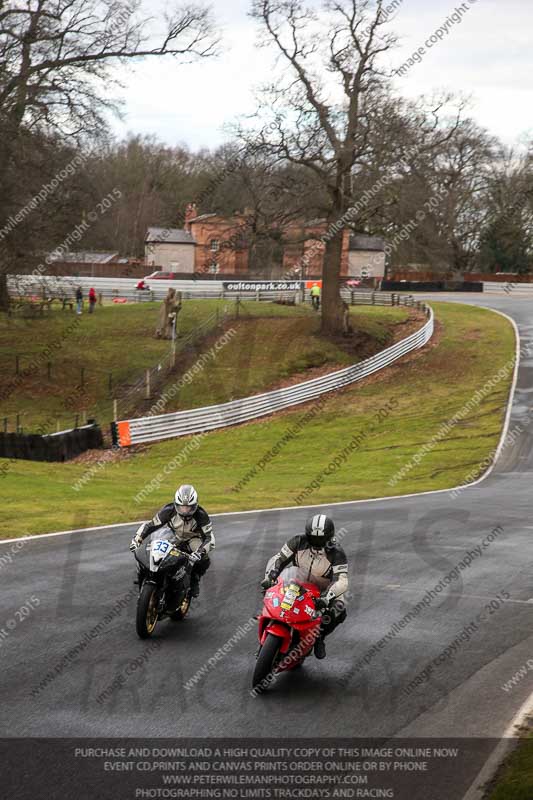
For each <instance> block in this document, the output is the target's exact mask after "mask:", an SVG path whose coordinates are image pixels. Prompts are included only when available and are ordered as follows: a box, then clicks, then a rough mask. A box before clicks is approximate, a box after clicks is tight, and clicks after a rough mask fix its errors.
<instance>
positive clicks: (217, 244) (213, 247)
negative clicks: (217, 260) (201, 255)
mask: <svg viewBox="0 0 533 800" xmlns="http://www.w3.org/2000/svg"><path fill="white" fill-rule="evenodd" d="M219 250H220V242H219V240H218V239H211V252H212V253H218V251H219Z"/></svg>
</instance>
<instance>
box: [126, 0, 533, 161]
mask: <svg viewBox="0 0 533 800" xmlns="http://www.w3.org/2000/svg"><path fill="white" fill-rule="evenodd" d="M154 5H155V3H154V2H153V0H151V2H150V10H151V11H152V13H153V9H154ZM463 5H464V6H465V7H466V8H468V11H466V13H464V14H463V15H462V21H461V23H460V24H454V25H452V26H449V32H448V34H446V35H444V38H443V39H442V41H438V42H437V43H436V44H434V45H433V46H432V47H431V48H427V47H425V44H424V43H425V42H426V41H427V40H428V38H429V37H430V36H431V35H432V34H434V33H435V31H436V30H437V29H438V28H440V27H441V26H442V25H444V24H445V22H446V19H447V18H449V17H450V15H451V14H453V12H454V10H455V9H456V8H458V7H460V6H461V2H457V3H455V4H453V5H452V3H449V2H448V1H447V0H403V3H402V4H401V7H400V8H399V9H398V11H396V12H395V14H394V15H393V16H392V17H391V20H392V21H391V24H390V29H391V30H393V31H394V32H395V33H396V34H397V35H398V36H399V37H400V47H399V48H398V49H397V50H396V51H395V52H394V55H393V59H394V64H395V66H399V65H401V64H402V63H403V62H405V61H406V60H407V59H408V58H409V57H410V56H411V55H412V53H413V52H414V51H415V50H417V49H418V48H419V47H420V46H422V47H424V49H425V51H426V52H425V54H424V58H423V61H422V62H421V63H417V64H415V65H414V66H413V67H411V68H410V69H409V71H408V72H407V74H406V75H404V77H402V78H398V79H396V81H395V82H396V85H397V88H398V91H399V92H401V93H402V94H404V95H406V96H409V97H416V96H417V95H419V94H423V93H428V92H432V91H433V90H435V89H443V88H445V89H451V90H453V91H456V92H462V93H464V94H467V95H469V96H471V97H472V108H471V114H472V116H473V117H474V118H475V119H476V120H477V121H478V122H479V123H480V124H481V125H483V126H485V127H486V128H487V129H489V130H490V131H491V133H493V134H496V135H497V136H499V137H500V138H502V139H503V140H505V142H507V143H509V144H511V143H514V142H517V141H518V140H520V139H522V141H523V140H524V138H525V137H526V136H527V134H528V133H529V134H530V135H531V133H532V129H533V122H532V109H533V88H532V86H533V81H532V76H533V47H532V44H531V31H533V0H465V2H464V3H463ZM249 8H250V0H223V2H222V1H221V0H215V3H214V13H215V15H216V18H217V21H218V24H219V25H220V28H221V32H222V36H223V42H222V53H221V55H220V56H219V57H218V58H216V59H212V60H203V61H201V62H199V63H196V64H186V65H180V64H179V63H177V62H175V61H173V60H172V59H170V58H168V59H166V58H165V59H159V60H156V59H154V60H152V61H151V62H150V61H145V62H142V63H140V64H138V65H136V66H135V68H134V69H131V67H128V72H127V73H126V74H125V75H124V76H123V81H124V82H125V90H124V92H123V97H124V99H125V114H126V118H125V120H124V121H123V122H116V123H114V128H115V130H116V132H117V134H118V135H119V136H122V135H126V134H127V133H128V132H135V133H150V134H154V135H155V136H157V137H158V138H159V139H160V140H162V141H163V142H165V143H167V144H170V145H175V144H180V143H187V144H188V145H189V146H190V147H191V148H193V149H197V148H199V147H203V146H206V147H215V146H217V145H218V144H221V143H222V142H224V141H225V140H226V139H227V138H228V133H227V130H225V128H224V126H225V125H227V124H228V123H231V122H232V120H234V119H235V118H236V117H237V116H238V115H240V114H245V113H251V112H252V111H253V109H254V107H255V100H254V93H253V89H254V86H256V85H257V84H259V83H261V81H263V80H264V79H265V76H268V75H269V73H270V72H271V65H270V64H271V62H270V58H271V55H269V54H268V53H267V52H265V51H263V50H260V49H258V48H257V46H256V41H257V27H256V24H255V23H254V22H253V21H252V20H250V19H249V17H248V16H247V11H248V10H249Z"/></svg>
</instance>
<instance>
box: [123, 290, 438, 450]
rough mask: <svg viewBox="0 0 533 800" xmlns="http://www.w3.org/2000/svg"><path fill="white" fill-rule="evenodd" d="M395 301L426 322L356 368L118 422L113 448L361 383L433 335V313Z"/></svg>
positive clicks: (234, 420)
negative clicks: (237, 397)
mask: <svg viewBox="0 0 533 800" xmlns="http://www.w3.org/2000/svg"><path fill="white" fill-rule="evenodd" d="M396 297H397V300H398V304H400V305H405V306H413V305H418V306H421V307H423V308H424V309H425V310H426V314H427V317H428V319H427V322H426V323H425V324H424V325H423V327H422V328H421V329H420V330H418V331H416V332H415V333H413V334H411V335H410V336H408V337H407V338H405V339H402V340H401V341H400V342H397V343H396V344H395V345H393V346H392V347H389V348H387V349H386V350H383V351H382V352H381V353H377V354H376V355H375V356H372V357H371V358H367V359H365V360H364V361H361V362H360V363H359V364H353V365H352V366H349V367H345V368H344V369H341V370H337V371H336V372H331V373H330V374H329V375H323V376H321V377H319V378H313V379H312V380H308V381H304V382H303V383H299V384H297V385H295V386H289V387H286V388H283V389H276V390H274V391H270V392H264V393H262V394H258V395H254V396H253V397H245V398H243V399H241V400H232V401H230V402H227V403H221V404H219V405H214V406H206V407H203V408H195V409H191V410H188V411H177V412H175V413H171V414H161V415H157V416H150V417H139V418H137V419H129V420H121V421H117V422H115V423H113V438H114V441H115V444H117V445H119V446H120V447H129V446H131V445H136V444H144V443H146V442H155V441H160V440H163V439H174V438H178V437H179V436H187V435H189V434H194V433H202V432H204V431H212V430H216V429H217V428H224V427H227V426H230V425H238V424H240V423H242V422H248V421H249V420H252V419H258V418H260V417H264V416H268V415H269V414H273V413H275V412H276V411H281V410H282V409H285V408H290V407H291V406H296V405H299V404H300V403H306V402H308V401H309V400H314V399H316V398H317V397H319V396H320V395H322V394H325V393H326V392H332V391H335V390H337V389H342V388H343V387H345V386H349V385H350V384H352V383H355V382H357V381H360V380H362V379H363V378H366V377H367V376H368V375H372V374H373V373H374V372H377V371H378V370H380V369H383V368H384V367H387V366H389V365H390V364H392V363H394V362H395V361H397V360H398V359H399V358H401V357H402V356H404V355H406V354H407V353H411V352H412V351H413V350H417V349H418V348H420V347H423V346H424V345H425V344H427V342H429V340H430V339H431V337H432V336H433V331H434V316H433V310H432V309H431V308H429V307H427V306H425V305H423V304H421V303H416V302H415V301H414V300H413V299H412V298H409V297H405V298H400V297H399V296H396ZM374 299H375V298H374ZM391 300H392V302H391ZM375 301H376V300H375ZM393 302H394V296H392V298H391V297H389V299H387V298H383V302H382V303H380V304H381V305H392V303H393Z"/></svg>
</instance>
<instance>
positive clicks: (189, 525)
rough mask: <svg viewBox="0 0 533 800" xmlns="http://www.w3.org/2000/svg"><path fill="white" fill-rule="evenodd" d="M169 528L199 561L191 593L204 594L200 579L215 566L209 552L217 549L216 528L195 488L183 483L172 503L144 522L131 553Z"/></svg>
mask: <svg viewBox="0 0 533 800" xmlns="http://www.w3.org/2000/svg"><path fill="white" fill-rule="evenodd" d="M163 525H168V527H169V528H171V529H172V530H173V531H174V533H175V534H176V541H177V544H178V547H180V549H182V550H184V551H185V552H187V553H190V554H191V556H192V558H193V560H194V561H195V562H196V563H195V565H194V568H193V570H192V573H191V594H192V596H193V597H198V595H199V594H200V578H201V577H202V575H205V573H206V572H207V570H208V569H209V567H210V566H211V560H210V558H209V552H210V551H211V550H213V549H214V547H215V537H214V535H213V526H212V524H211V519H210V517H209V514H208V513H207V511H206V510H205V509H203V508H202V507H201V506H199V505H198V494H197V492H196V489H195V488H194V486H191V485H190V484H183V485H182V486H180V487H179V489H178V490H177V492H176V494H175V496H174V502H173V503H168V504H167V505H165V506H163V508H162V509H161V510H160V511H158V512H157V514H156V515H155V517H154V518H153V519H152V520H150V522H144V523H143V524H142V525H141V527H140V528H139V530H138V531H137V533H136V534H135V536H134V537H133V539H132V541H131V544H130V550H135V549H136V548H137V547H139V546H140V544H141V543H142V541H143V539H146V537H147V536H149V535H150V534H151V533H153V532H154V531H156V530H158V528H161V527H162V526H163Z"/></svg>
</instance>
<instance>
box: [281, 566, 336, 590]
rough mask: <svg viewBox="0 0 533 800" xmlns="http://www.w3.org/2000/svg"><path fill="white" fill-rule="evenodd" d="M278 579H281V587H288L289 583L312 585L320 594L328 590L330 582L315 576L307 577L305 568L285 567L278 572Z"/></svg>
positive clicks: (307, 572)
mask: <svg viewBox="0 0 533 800" xmlns="http://www.w3.org/2000/svg"><path fill="white" fill-rule="evenodd" d="M280 578H282V579H283V585H284V586H288V585H289V584H291V583H296V584H297V585H298V586H301V585H302V584H304V583H312V584H313V585H314V586H316V587H317V589H318V590H319V591H320V592H323V591H325V590H326V589H328V588H329V585H330V583H331V581H330V580H329V579H328V578H320V577H317V576H316V575H309V570H308V569H305V567H296V566H291V567H286V568H285V569H284V570H282V571H281V572H280Z"/></svg>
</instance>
